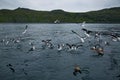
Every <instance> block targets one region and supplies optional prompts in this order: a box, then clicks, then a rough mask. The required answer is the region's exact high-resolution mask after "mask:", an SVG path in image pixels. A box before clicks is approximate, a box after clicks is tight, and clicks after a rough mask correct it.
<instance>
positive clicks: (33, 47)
mask: <svg viewBox="0 0 120 80" xmlns="http://www.w3.org/2000/svg"><path fill="white" fill-rule="evenodd" d="M29 44H30V45H31V46H32V47H31V48H30V49H29V51H34V50H35V46H34V44H33V43H32V42H31V43H29Z"/></svg>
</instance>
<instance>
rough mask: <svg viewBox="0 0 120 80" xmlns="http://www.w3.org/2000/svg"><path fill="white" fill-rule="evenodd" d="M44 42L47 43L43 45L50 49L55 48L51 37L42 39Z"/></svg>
mask: <svg viewBox="0 0 120 80" xmlns="http://www.w3.org/2000/svg"><path fill="white" fill-rule="evenodd" d="M42 42H44V43H45V45H44V46H43V47H48V48H50V49H53V47H54V46H53V44H52V43H51V39H47V40H42Z"/></svg>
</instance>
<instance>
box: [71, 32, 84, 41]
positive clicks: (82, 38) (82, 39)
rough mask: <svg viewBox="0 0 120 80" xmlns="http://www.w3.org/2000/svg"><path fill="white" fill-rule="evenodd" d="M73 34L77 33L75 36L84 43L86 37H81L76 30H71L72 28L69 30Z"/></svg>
mask: <svg viewBox="0 0 120 80" xmlns="http://www.w3.org/2000/svg"><path fill="white" fill-rule="evenodd" d="M71 31H72V32H73V33H74V34H76V35H77V37H78V38H79V39H80V40H81V42H82V43H84V42H85V40H84V39H86V37H81V36H80V35H79V34H78V33H77V32H75V31H73V30H71Z"/></svg>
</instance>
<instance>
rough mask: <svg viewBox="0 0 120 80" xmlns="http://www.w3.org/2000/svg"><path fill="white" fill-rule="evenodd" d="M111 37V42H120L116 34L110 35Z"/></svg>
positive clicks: (119, 37)
mask: <svg viewBox="0 0 120 80" xmlns="http://www.w3.org/2000/svg"><path fill="white" fill-rule="evenodd" d="M111 37H112V40H113V41H120V36H119V35H118V34H117V33H115V34H111Z"/></svg>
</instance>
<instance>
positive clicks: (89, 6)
mask: <svg viewBox="0 0 120 80" xmlns="http://www.w3.org/2000/svg"><path fill="white" fill-rule="evenodd" d="M119 3H120V0H114V1H113V0H89V1H88V0H69V1H68V0H59V1H58V0H52V1H50V0H44V1H42V0H12V1H10V0H1V1H0V9H11V10H13V9H16V8H18V7H21V8H29V9H33V10H41V11H51V10H56V9H62V10H64V11H67V12H88V11H95V10H101V9H105V8H112V7H120V4H119Z"/></svg>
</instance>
